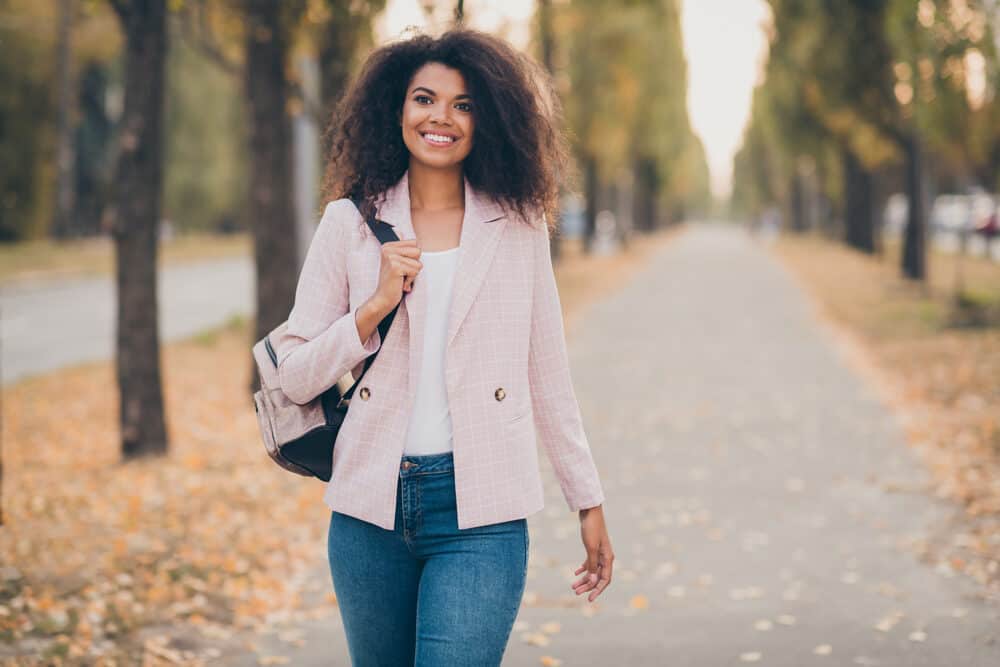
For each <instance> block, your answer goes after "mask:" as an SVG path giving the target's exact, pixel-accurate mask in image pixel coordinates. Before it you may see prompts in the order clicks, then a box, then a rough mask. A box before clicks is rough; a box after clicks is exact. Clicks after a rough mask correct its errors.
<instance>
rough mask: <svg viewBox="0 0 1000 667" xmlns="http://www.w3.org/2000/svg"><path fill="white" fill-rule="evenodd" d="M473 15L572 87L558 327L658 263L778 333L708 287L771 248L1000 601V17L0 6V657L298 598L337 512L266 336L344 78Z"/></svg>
mask: <svg viewBox="0 0 1000 667" xmlns="http://www.w3.org/2000/svg"><path fill="white" fill-rule="evenodd" d="M459 24H462V25H467V26H470V27H474V28H479V29H483V30H487V31H490V32H492V33H494V34H498V35H501V36H504V37H506V38H507V39H509V40H510V41H511V42H512V43H513V44H515V45H516V46H517V48H519V49H522V50H523V51H525V52H527V53H529V54H531V55H532V56H533V57H534V58H536V59H537V60H538V61H539V62H540V63H541V64H542V65H544V67H545V68H546V69H547V70H548V72H549V73H550V74H551V75H552V77H553V79H554V81H555V83H556V86H557V90H558V92H559V95H560V97H561V100H562V104H563V107H564V110H565V120H566V127H565V128H564V130H565V131H566V132H567V133H568V135H569V137H570V139H571V142H572V149H573V154H572V158H573V169H572V171H571V173H568V174H566V179H565V186H564V194H563V211H562V216H561V218H560V220H559V234H558V235H557V236H556V237H555V238H554V241H553V245H552V248H553V259H554V263H555V266H556V267H557V268H556V270H557V274H558V276H557V277H558V280H559V284H560V292H561V295H562V299H563V307H564V311H565V313H566V317H567V323H568V331H570V332H571V333H573V332H575V331H576V330H577V329H576V326H577V322H578V319H579V318H578V314H579V316H580V318H582V316H583V313H584V311H585V307H587V306H589V305H590V304H593V303H597V302H598V301H600V299H603V298H611V296H610V295H613V294H615V293H616V290H619V289H622V288H623V287H624V286H626V285H628V284H630V282H629V281H630V280H632V279H633V278H634V277H635V276H638V275H640V273H639V272H641V271H642V270H643V267H647V266H659V269H658V270H660V269H662V270H663V271H665V272H666V273H665V274H664V276H665V278H664V280H665V282H664V286H663V287H662V289H663V290H664V293H667V292H671V291H680V292H683V294H684V295H685V300H683V301H681V302H679V303H680V306H679V307H680V308H681V310H680V311H677V310H674V311H672V312H671V313H668V314H667V315H665V317H671V318H672V317H676V318H677V320H679V321H682V320H683V319H684V318H685V317H687V315H686V312H685V311H684V310H683V309H684V308H686V307H687V306H688V305H691V304H707V306H712V307H713V308H714V309H715V311H713V312H718V313H721V314H722V316H723V320H722V322H723V324H722V325H721V327H722V330H725V331H730V332H732V333H731V335H732V336H736V335H737V333H736V332H737V331H738V327H737V325H736V324H732V323H734V322H737V321H743V320H742V319H740V318H741V317H743V316H744V315H745V316H746V318H750V319H754V318H758V319H762V320H768V318H769V317H770V318H771V320H768V321H771V322H772V323H771V325H770V326H773V327H775V329H774V331H779V330H781V329H782V328H783V327H786V325H785V324H784V320H783V319H782V317H777V316H774V317H772V315H773V313H772V311H771V310H769V307H768V306H767V304H768V303H769V301H768V300H769V299H771V298H779V297H772V296H771V293H770V292H767V291H757V292H754V293H753V294H751V295H749V296H747V298H746V299H744V300H743V301H741V302H740V305H739V306H736V305H726V304H725V303H722V302H715V301H713V299H714V298H715V297H712V296H710V295H709V293H708V292H706V291H705V290H708V289H711V286H712V285H713V282H712V278H710V277H709V276H713V275H714V276H715V279H718V280H722V281H724V282H725V284H726V285H729V286H730V288H734V289H732V290H730V292H727V294H736V293H738V289H735V288H736V287H737V286H739V285H740V284H747V285H749V284H755V285H756V284H757V283H755V282H754V280H756V278H754V277H753V276H751V275H749V274H739V273H733V275H731V276H730V275H729V274H725V273H724V271H726V270H730V269H731V270H733V271H735V270H736V269H732V267H733V266H737V265H739V264H740V261H741V260H739V259H738V258H739V257H743V256H744V255H742V254H740V253H750V254H749V255H746V256H748V257H749V256H753V257H757V256H758V255H759V254H761V253H763V254H762V255H761V256H766V257H767V258H769V259H768V260H767V261H768V262H776V263H777V265H779V266H782V267H784V269H785V270H787V272H788V275H789V276H794V277H795V280H796V281H798V284H799V285H800V286H802V287H803V288H804V291H805V292H806V293H808V294H809V298H810V299H811V300H812V301H813V302H814V303H817V304H820V308H821V311H822V312H823V313H824V314H825V315H824V317H828V318H829V319H830V320H831V321H832V322H834V323H835V324H836V326H837V327H839V328H840V330H841V331H842V333H843V334H844V335H846V336H847V337H848V338H850V339H851V340H853V341H855V343H857V345H859V346H860V349H862V350H864V355H865V358H866V359H867V360H868V361H866V362H864V363H863V364H862V365H863V366H864V367H865V369H867V370H866V371H865V372H868V371H870V370H871V368H877V369H878V373H880V374H882V376H884V377H888V378H889V380H888V381H886V382H888V384H889V385H891V386H892V387H894V389H890V390H888V391H889V394H888V395H889V396H890V399H891V400H890V399H887V400H889V402H890V403H892V402H895V403H894V404H895V405H896V407H895V408H894V409H897V410H900V411H906V410H911V411H913V412H912V413H910V412H906V413H905V414H909V415H910V417H908V418H907V419H908V421H906V423H907V424H908V426H906V427H905V428H903V429H902V430H903V431H905V432H906V436H907V437H909V438H910V439H913V438H917V439H919V440H920V441H921V442H922V443H924V444H925V445H927V443H931V444H930V445H927V446H932V447H933V448H934V449H933V452H934V459H933V461H934V462H933V464H928V467H929V468H932V469H933V470H934V480H935V481H934V482H933V485H934V486H933V488H934V490H935V491H936V495H938V496H940V497H946V498H949V499H950V500H954V501H956V502H957V503H958V506H959V507H961V508H963V511H965V513H966V514H967V515H968V517H975V523H974V524H970V525H968V526H966V527H965V528H963V529H962V530H961V531H958V530H957V529H956V531H954V532H953V533H949V534H948V535H947V537H946V539H944V541H945V542H947V543H948V544H950V545H951V547H950V548H952V550H951V551H947V552H946V553H944V554H943V555H941V559H942V561H944V562H948V563H950V564H951V565H949V567H954V569H955V570H956V571H963V572H965V573H966V574H968V575H970V576H971V577H972V579H973V580H975V581H977V582H978V583H979V584H981V585H984V586H993V587H994V588H993V589H992V590H997V588H996V587H997V586H1000V584H998V583H997V581H998V578H1000V575H998V570H1000V564H998V554H1000V537H998V535H1000V529H998V527H997V526H998V517H1000V487H998V481H997V480H998V479H1000V476H998V475H997V474H996V473H997V471H998V470H1000V467H998V463H997V462H998V460H1000V240H997V239H996V237H997V236H1000V222H998V211H1000V94H998V93H1000V2H998V0H767V1H764V0H627V1H622V2H607V1H602V0H505V1H503V2H500V1H499V0H470V1H468V2H440V1H436V0H378V1H374V2H363V1H360V0H285V1H282V2H278V1H277V0H271V1H268V0H0V380H2V392H0V396H2V408H0V415H2V420H3V428H2V436H3V440H2V443H0V444H2V445H3V449H2V450H0V455H2V459H3V461H2V467H0V472H2V474H0V483H2V487H0V490H2V495H0V499H2V502H0V512H2V515H0V518H2V519H3V526H2V527H0V638H2V639H3V640H4V641H5V642H6V648H4V647H3V646H0V657H3V658H5V659H9V660H11V661H12V663H11V664H22V662H21V661H24V662H23V664H36V663H35V662H32V660H34V659H36V658H37V659H42V658H39V656H45V658H44V659H45V660H52V661H55V662H56V663H59V664H62V662H65V663H66V664H75V663H74V661H75V660H79V661H81V664H82V663H83V662H86V661H87V660H92V661H93V660H99V659H101V660H103V659H107V660H112V662H108V663H106V664H140V663H139V662H130V660H140V661H143V662H142V664H158V663H156V661H157V660H161V661H166V663H169V662H171V661H172V659H174V658H176V660H173V661H175V662H183V661H185V660H188V659H191V660H194V658H193V657H192V655H194V653H197V652H196V651H195V652H194V653H192V655H188V656H185V655H184V654H183V651H182V649H181V648H178V646H180V645H182V644H183V642H182V641H180V640H177V637H176V632H180V631H179V630H177V628H180V627H181V625H180V623H181V620H183V621H184V622H185V623H187V624H189V625H190V626H191V627H194V626H200V627H212V628H214V630H212V632H215V635H214V636H213V639H214V640H218V641H220V642H223V644H225V641H229V638H230V634H229V633H230V632H237V631H238V630H245V629H247V628H253V627H259V625H260V624H262V623H266V621H265V619H268V618H269V617H268V614H271V613H273V612H274V610H275V609H287V608H288V607H289V605H290V604H291V603H290V602H289V601H290V600H295V601H296V602H295V605H301V595H302V587H301V585H299V584H297V583H292V582H290V578H291V577H290V576H289V572H293V571H294V572H314V571H315V567H316V563H315V553H313V551H310V550H313V549H314V548H315V544H318V543H319V541H318V540H320V539H321V538H320V537H319V536H320V534H321V532H322V530H323V528H324V526H322V525H321V524H322V517H320V521H318V522H316V524H315V525H311V526H309V527H307V528H303V527H302V526H297V525H288V524H287V523H286V522H282V521H281V516H282V513H283V512H284V516H287V515H288V514H287V513H289V512H300V513H301V512H304V511H305V510H307V509H311V510H315V509H316V508H317V507H319V504H320V501H319V500H318V499H319V493H320V492H319V491H318V487H319V485H311V484H310V485H308V488H305V487H306V486H307V485H305V484H302V483H301V480H294V479H292V480H290V479H288V477H290V476H288V475H287V474H286V473H283V472H277V469H276V468H274V469H272V468H273V466H272V465H271V464H270V463H269V462H267V461H266V459H265V457H264V456H263V451H262V449H261V447H260V443H259V435H258V433H257V425H256V422H255V417H254V414H253V412H252V410H251V409H250V408H251V406H252V402H251V399H250V392H251V391H252V389H253V388H254V387H255V370H254V368H253V366H252V361H251V357H250V353H249V351H250V345H251V344H252V343H253V342H254V341H256V340H258V339H259V338H260V337H262V336H263V335H264V334H265V333H266V332H268V331H270V330H271V329H272V328H273V327H274V326H276V325H277V324H278V323H280V322H281V321H282V320H284V319H285V318H286V317H287V315H288V312H289V310H290V308H291V305H292V300H293V296H294V289H295V284H296V280H297V275H298V270H299V267H300V266H301V262H302V260H303V258H304V254H305V251H306V249H307V248H308V245H309V242H310V240H311V238H312V234H313V232H314V230H315V227H316V224H317V222H318V220H319V215H320V212H321V211H322V209H323V206H324V204H325V202H321V201H319V195H318V192H319V179H320V176H321V173H322V168H323V159H324V156H325V153H326V145H325V137H324V130H325V129H326V127H327V125H328V122H329V119H330V117H331V114H332V113H333V109H334V107H335V105H336V103H337V101H338V99H339V97H340V95H341V94H342V92H343V91H344V89H345V86H346V85H347V82H348V81H349V80H350V77H351V76H352V74H353V73H354V72H356V70H357V68H358V66H359V64H360V63H361V62H362V61H363V59H364V58H365V56H366V55H367V54H368V53H369V52H370V51H371V49H372V48H373V47H375V46H377V45H379V44H383V43H385V42H387V41H390V40H395V39H405V38H406V37H407V36H408V35H410V34H413V32H414V31H415V30H423V31H427V32H431V33H439V32H442V31H443V30H446V29H447V28H449V27H451V26H453V25H459ZM692 244H693V245H692ZM669 248H673V250H665V249H669ZM713 249H714V250H713ZM737 249H741V250H737ZM665 252H676V253H678V254H677V255H660V254H658V253H665ZM701 252H707V253H708V254H707V255H705V256H702V255H700V254H699V253H701ZM713 253H714V254H713ZM734 253H735V254H734ZM656 257H661V258H663V257H671V258H673V259H672V260H670V261H666V260H664V262H665V263H663V264H661V265H656V264H655V263H654V264H649V262H654V259H655V258H656ZM712 258H715V259H712ZM734 258H735V259H734ZM715 260H718V261H719V262H721V264H720V265H719V266H718V267H717V269H718V271H722V273H719V272H716V273H714V274H713V271H716V269H712V268H711V267H712V266H715V265H714V264H712V262H713V261H715ZM754 261H756V260H754ZM762 261H763V260H762ZM685 262H690V265H686V264H685ZM671 266H673V267H675V268H673V269H671V268H670V267H671ZM682 266H688V268H689V269H690V270H691V271H692V273H691V274H690V275H687V274H684V275H683V276H674V278H677V279H678V280H677V282H676V283H675V282H671V281H670V280H667V277H669V276H671V275H673V274H671V273H670V271H676V270H680V269H679V268H676V267H682ZM726 266H729V267H730V269H726V268H725V267H726ZM761 266H763V265H761ZM768 266H770V265H768ZM754 270H756V269H754ZM779 291H780V290H779ZM720 298H721V297H720ZM727 298H728V297H727ZM781 298H783V297H781ZM727 303H728V302H727ZM713 304H714V305H713ZM692 307H694V306H692ZM743 308H745V309H746V310H742V309H743ZM631 312H634V311H631ZM769 313H771V315H769ZM579 322H589V323H590V324H580V327H581V330H584V331H586V330H594V329H595V327H594V326H593V322H594V320H586V321H585V320H583V319H579ZM712 322H713V324H712V326H715V324H714V322H715V321H714V320H712ZM650 329H651V331H663V330H664V329H662V328H661V329H655V328H654V327H651V328H650ZM655 335H657V334H654V333H650V334H649V338H647V339H642V341H638V342H637V343H636V345H637V349H638V347H642V346H650V345H653V344H654V343H653V341H654V336H655ZM769 335H770V334H768V333H766V332H765V333H763V334H761V336H762V337H763V338H767V337H768V336H769ZM810 335H811V334H810ZM714 353H715V352H713V354H714ZM696 356H697V355H696ZM665 358H666V357H665ZM735 363H739V362H738V361H737V362H735ZM581 373H583V374H584V375H586V371H585V370H584V371H581ZM886 382H883V383H882V384H886ZM784 388H785V389H786V390H787V391H788V392H790V393H794V392H795V391H796V389H795V387H794V386H792V385H790V384H786V386H785V387H784ZM745 389H746V391H747V392H752V391H754V390H755V389H754V387H753V386H750V385H747V386H746V387H745ZM595 391H596V390H595ZM585 393H586V392H583V393H582V395H585ZM647 396H648V395H647ZM842 398H843V394H834V395H831V396H829V397H827V402H828V404H831V403H836V402H838V401H839V400H841V399H842ZM649 400H650V401H652V399H649ZM706 400H711V399H710V397H706ZM650 405H652V403H650ZM650 409H652V408H650ZM913 414H919V416H918V417H914V416H913ZM597 428H599V427H596V426H595V430H596V429H597ZM595 449H596V447H595ZM597 456H598V459H600V458H601V456H602V455H601V454H600V452H599V450H598V454H597ZM240 460H244V461H247V462H252V463H248V465H247V469H246V470H242V469H241V470H239V471H237V472H234V470H233V468H234V467H236V466H233V461H240ZM607 461H608V462H609V463H610V461H611V457H610V455H609V456H608V458H607ZM612 474H613V473H610V472H609V477H610V476H611V475H612ZM550 486H551V485H550ZM314 487H315V488H314ZM275 498H279V499H280V500H279V501H275ZM275 502H278V503H280V504H279V505H277V506H276V505H274V504H273V503H275ZM558 502H560V501H559V500H558V497H557V496H556V497H555V498H554V499H553V500H550V503H558ZM970 520H971V519H970ZM42 525H44V526H45V527H44V528H42V527H41V526H42ZM623 553H624V550H623ZM956 554H957V555H956ZM956 559H957V560H956ZM991 563H992V564H991ZM299 583H301V582H299ZM324 590H325V589H324ZM317 595H318V593H317ZM98 600H100V602H98ZM321 602H323V603H329V602H330V600H328V599H325V598H324V599H322V600H321ZM295 605H292V606H295ZM626 607H628V608H629V609H631V610H632V612H635V611H636V610H643V609H646V608H647V607H648V602H644V601H643V599H642V596H639V595H638V594H637V595H635V596H632V597H631V598H629V600H628V601H627V603H626ZM184 627H188V626H184ZM150 628H159V630H163V628H170V629H171V632H172V633H174V635H172V636H173V640H177V642H179V643H176V642H175V644H172V645H171V644H169V642H168V640H167V639H165V638H164V633H163V632H160V631H159V630H156V631H153V630H149V632H148V633H146V630H148V629H150ZM221 628H229V629H228V630H224V629H221ZM167 634H170V633H167ZM209 634H211V633H209ZM543 634H544V633H543ZM548 634H550V635H551V634H552V633H551V632H550V633H548ZM205 636H207V635H205ZM203 639H204V637H202V640H203ZM202 640H199V641H202ZM188 641H190V642H194V640H192V639H190V638H189V639H188ZM525 641H526V642H527V643H528V644H531V645H532V646H534V645H536V644H537V641H536V642H534V643H532V642H530V641H527V640H525ZM192 645H193V644H192ZM226 646H228V647H227V648H224V649H219V648H217V647H215V648H212V649H211V650H215V651H217V652H218V651H223V652H226V651H232V650H235V649H232V646H230V645H226ZM192 650H193V649H192ZM5 651H6V653H5ZM208 655H210V656H211V655H213V654H211V653H209V654H208ZM219 655H221V654H215V657H216V658H219ZM99 656H104V657H101V658H99ZM109 656H111V657H109ZM114 656H118V657H117V659H118V660H124V662H118V663H114V662H113V659H114ZM553 659H555V658H553ZM533 660H534V661H533V662H532V663H531V664H537V659H533ZM60 661H62V662H60ZM210 662H211V660H210ZM38 664H41V663H38ZM45 664H51V663H45ZM86 664H91V663H86ZM101 664H105V663H101ZM234 664H236V663H234ZM268 664H281V663H280V661H278V662H274V663H268ZM293 664H298V662H297V661H293ZM543 664H558V663H557V662H556V663H553V662H548V663H545V662H544V661H543ZM579 664H588V663H579ZM643 664H645V663H643ZM649 664H653V663H649ZM705 664H708V663H705ZM713 664H720V663H713ZM886 664H889V663H886ZM895 664H901V663H895Z"/></svg>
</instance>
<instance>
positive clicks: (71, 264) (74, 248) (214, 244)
mask: <svg viewBox="0 0 1000 667" xmlns="http://www.w3.org/2000/svg"><path fill="white" fill-rule="evenodd" d="M250 253H251V240H250V237H249V235H247V234H244V233H241V234H231V235H222V234H206V233H192V234H183V235H178V236H176V237H174V238H173V239H170V240H168V241H162V242H161V243H160V246H159V255H158V261H159V263H160V265H161V266H162V265H163V264H176V263H182V262H188V261H195V260H202V259H213V258H219V257H241V256H249V255H250ZM113 272H114V242H113V241H112V240H111V239H110V238H106V237H102V238H95V239H76V240H71V241H62V242H60V241H53V240H51V239H43V240H38V241H24V242H20V243H14V244H0V285H9V284H13V283H18V282H22V281H36V280H51V279H57V278H69V277H81V276H88V277H89V276H111V275H112V274H113Z"/></svg>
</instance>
